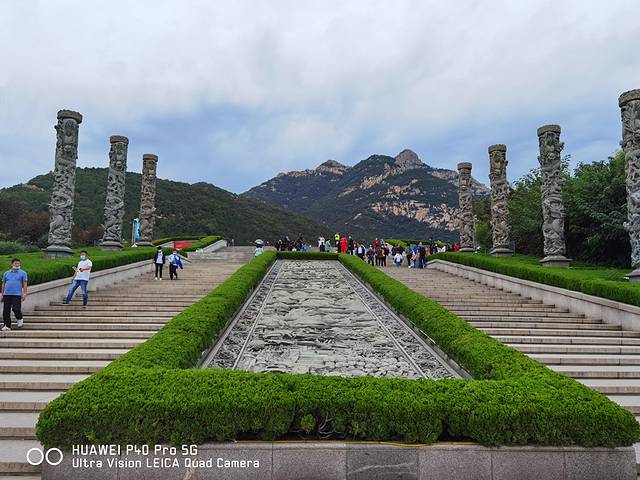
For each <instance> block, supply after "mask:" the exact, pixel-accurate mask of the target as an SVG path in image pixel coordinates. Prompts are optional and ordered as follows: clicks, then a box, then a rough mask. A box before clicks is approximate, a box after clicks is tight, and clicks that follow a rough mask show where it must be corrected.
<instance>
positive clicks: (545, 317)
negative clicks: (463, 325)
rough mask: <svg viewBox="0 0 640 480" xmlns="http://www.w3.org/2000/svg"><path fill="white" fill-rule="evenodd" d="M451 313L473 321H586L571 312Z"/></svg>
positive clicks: (597, 320)
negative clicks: (502, 319) (488, 319)
mask: <svg viewBox="0 0 640 480" xmlns="http://www.w3.org/2000/svg"><path fill="white" fill-rule="evenodd" d="M450 311H451V312H453V313H455V314H456V315H459V316H461V317H464V318H465V319H466V318H470V319H471V318H472V319H474V320H475V319H482V318H490V317H494V318H508V319H509V320H511V318H512V317H513V318H536V319H537V318H541V319H542V321H549V322H552V321H554V319H556V318H561V319H576V321H581V320H582V319H584V315H582V314H580V313H571V312H561V311H549V312H543V311H536V310H530V311H524V310H523V311H520V310H511V309H510V310H504V311H502V310H495V309H493V310H482V309H478V310H459V309H451V310H450ZM469 312H473V313H469ZM590 320H592V321H595V322H600V321H601V320H600V319H595V318H592V319H590Z"/></svg>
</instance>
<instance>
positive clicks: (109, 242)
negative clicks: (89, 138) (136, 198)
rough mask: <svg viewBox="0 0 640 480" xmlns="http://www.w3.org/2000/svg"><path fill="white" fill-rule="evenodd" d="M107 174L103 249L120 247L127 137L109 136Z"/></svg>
mask: <svg viewBox="0 0 640 480" xmlns="http://www.w3.org/2000/svg"><path fill="white" fill-rule="evenodd" d="M109 142H110V143H111V149H110V150H109V176H108V178H107V197H106V199H105V203H104V225H103V227H104V234H103V235H102V242H101V244H100V245H101V246H102V248H103V250H120V249H121V248H122V217H123V216H124V188H125V177H126V173H127V148H128V146H129V139H128V138H127V137H123V136H120V135H112V136H111V137H110V138H109Z"/></svg>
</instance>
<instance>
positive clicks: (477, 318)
mask: <svg viewBox="0 0 640 480" xmlns="http://www.w3.org/2000/svg"><path fill="white" fill-rule="evenodd" d="M460 317H461V318H464V319H465V320H466V321H468V322H503V323H507V322H510V323H515V322H525V323H526V322H535V323H585V324H587V323H588V324H594V325H595V324H602V320H600V319H597V318H590V317H585V318H581V317H561V316H559V317H548V316H546V315H545V316H531V315H527V316H517V317H516V316H505V315H486V316H485V315H460ZM609 327H610V326H609Z"/></svg>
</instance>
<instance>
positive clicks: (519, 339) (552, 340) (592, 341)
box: [494, 335, 640, 346]
mask: <svg viewBox="0 0 640 480" xmlns="http://www.w3.org/2000/svg"><path fill="white" fill-rule="evenodd" d="M494 338H495V339H497V340H500V341H501V342H503V343H507V344H509V345H511V346H514V344H522V343H535V344H558V345H577V344H579V345H640V338H621V337H587V336H573V337H571V336H566V335H559V336H558V335H548V336H542V335H529V336H527V335H518V336H505V335H496V336H494Z"/></svg>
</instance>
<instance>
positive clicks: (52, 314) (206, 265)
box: [0, 259, 244, 480]
mask: <svg viewBox="0 0 640 480" xmlns="http://www.w3.org/2000/svg"><path fill="white" fill-rule="evenodd" d="M243 263H244V261H239V260H237V259H233V260H231V261H229V260H218V261H215V262H198V263H185V269H184V270H181V271H179V280H178V281H170V280H169V271H168V267H167V266H165V272H164V280H162V281H159V280H154V277H153V275H152V274H146V275H143V276H140V277H136V278H133V279H130V280H127V281H123V282H120V283H117V284H115V285H113V286H111V287H108V288H104V289H100V290H98V291H96V292H90V293H89V296H90V300H89V305H88V306H87V307H83V306H82V296H81V295H80V291H79V290H78V292H77V293H76V298H75V299H74V300H73V301H72V303H71V304H70V305H61V301H62V298H60V302H52V303H51V305H50V306H48V307H46V308H39V309H37V310H35V311H33V312H31V313H29V314H28V315H25V319H24V327H23V328H21V329H15V328H14V330H12V331H11V332H7V333H5V332H0V480H8V479H14V480H25V479H36V478H40V477H39V474H38V472H39V471H40V467H34V466H31V465H29V464H28V463H27V462H26V452H27V450H29V449H30V448H32V447H38V446H39V443H38V441H37V440H36V438H35V425H36V422H37V419H38V415H39V413H40V411H42V409H43V408H44V407H45V406H46V405H47V403H48V402H50V401H51V400H53V399H54V398H56V397H57V396H58V395H60V394H61V393H63V392H64V391H65V390H67V389H69V388H70V387H71V386H73V385H74V384H75V383H76V382H79V381H81V380H83V379H84V378H86V377H88V376H89V375H91V374H92V373H94V372H97V371H98V370H100V369H101V368H103V367H104V366H106V365H107V364H108V363H109V362H110V361H111V360H114V359H116V358H118V357H119V356H120V355H122V354H123V353H125V352H127V351H128V350H130V349H131V348H133V347H135V346H136V345H139V344H140V343H142V342H144V341H145V340H146V339H147V338H149V337H151V336H152V335H153V334H154V333H155V332H156V331H158V330H159V329H160V328H162V326H163V325H164V324H165V323H167V322H168V321H169V320H170V319H171V318H172V317H174V316H175V315H176V314H177V313H179V312H180V311H181V310H183V309H184V308H186V307H188V306H189V305H191V304H192V303H194V302H195V301H197V300H198V299H200V298H201V297H203V296H204V295H206V294H207V293H208V292H210V291H211V290H212V289H213V288H215V287H216V286H218V285H219V284H220V283H222V282H223V281H224V280H225V279H227V278H228V277H229V276H230V275H231V274H232V273H233V272H235V271H236V270H237V269H238V268H239V267H240V266H242V264H243ZM14 326H15V325H14Z"/></svg>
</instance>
